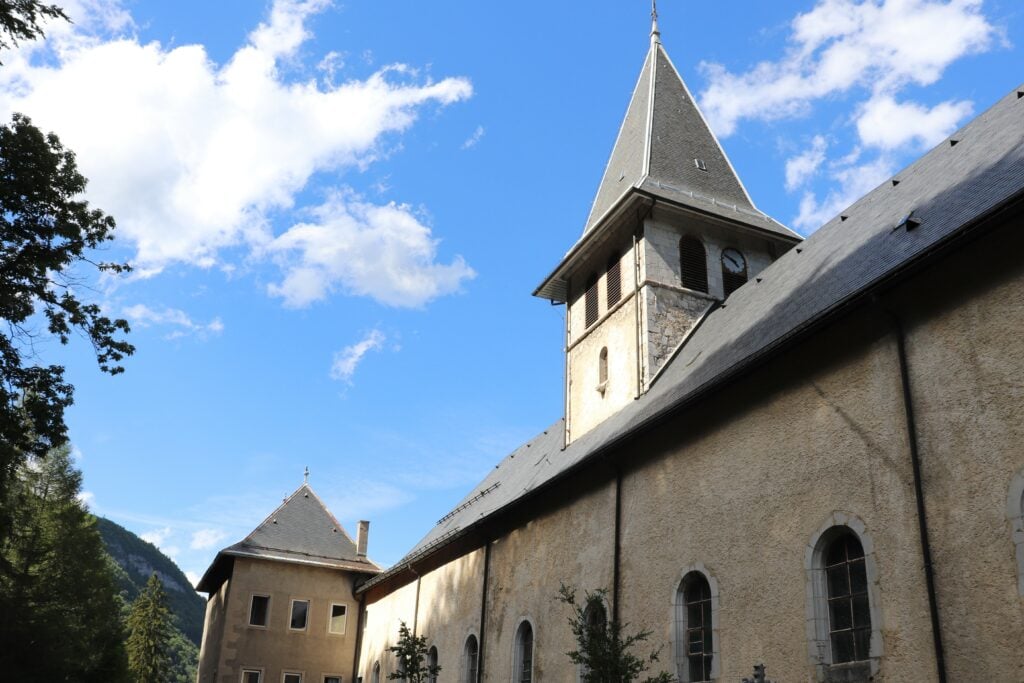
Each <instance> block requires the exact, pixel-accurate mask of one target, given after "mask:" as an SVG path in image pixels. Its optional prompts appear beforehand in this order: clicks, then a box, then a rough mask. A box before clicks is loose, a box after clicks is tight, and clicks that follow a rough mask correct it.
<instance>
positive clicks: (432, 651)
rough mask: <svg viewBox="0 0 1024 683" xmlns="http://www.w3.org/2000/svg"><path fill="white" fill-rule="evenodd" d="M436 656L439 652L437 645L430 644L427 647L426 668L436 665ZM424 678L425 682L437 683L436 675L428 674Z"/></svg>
mask: <svg viewBox="0 0 1024 683" xmlns="http://www.w3.org/2000/svg"><path fill="white" fill-rule="evenodd" d="M438 657H439V654H438V652H437V645H431V646H430V647H428V648H427V656H426V663H427V667H428V669H429V667H431V666H438V661H439V659H438ZM425 680H426V683H437V676H431V675H429V674H428V675H427V677H426V679H425Z"/></svg>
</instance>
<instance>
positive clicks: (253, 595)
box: [247, 593, 273, 631]
mask: <svg viewBox="0 0 1024 683" xmlns="http://www.w3.org/2000/svg"><path fill="white" fill-rule="evenodd" d="M256 598H266V599H267V613H266V615H265V618H264V623H263V624H254V623H252V606H253V604H254V603H255V602H256ZM272 602H273V600H272V599H271V596H270V595H269V594H266V593H250V594H249V618H248V619H247V625H248V627H249V628H258V629H262V630H264V631H266V630H267V629H269V628H270V605H271V603H272Z"/></svg>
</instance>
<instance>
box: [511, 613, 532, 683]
mask: <svg viewBox="0 0 1024 683" xmlns="http://www.w3.org/2000/svg"><path fill="white" fill-rule="evenodd" d="M514 655H515V656H514V658H513V660H512V681H513V683H532V681H533V625H532V624H530V622H529V621H527V620H525V619H524V620H523V621H521V622H520V623H519V628H517V629H516V643H515V650H514Z"/></svg>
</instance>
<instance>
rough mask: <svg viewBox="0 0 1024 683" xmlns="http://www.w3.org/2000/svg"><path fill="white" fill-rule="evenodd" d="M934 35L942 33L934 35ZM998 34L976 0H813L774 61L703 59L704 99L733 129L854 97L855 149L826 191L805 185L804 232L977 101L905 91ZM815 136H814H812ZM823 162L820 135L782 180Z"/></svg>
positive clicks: (715, 120) (801, 179)
mask: <svg viewBox="0 0 1024 683" xmlns="http://www.w3.org/2000/svg"><path fill="white" fill-rule="evenodd" d="M939 36H941V38H938V37H939ZM999 38H1000V32H999V31H998V29H997V28H996V27H995V26H994V25H993V24H992V23H991V22H990V21H989V20H988V19H987V18H986V17H985V15H984V13H983V11H982V0H819V1H818V2H817V3H816V4H815V5H814V7H813V8H812V9H811V10H810V11H808V12H805V13H801V14H798V15H796V17H795V18H794V19H793V20H792V22H791V23H790V34H789V36H788V47H787V50H786V52H785V54H784V55H783V56H781V57H780V58H779V59H777V60H766V61H762V62H760V63H758V64H757V65H756V66H754V67H753V68H751V69H749V70H748V71H744V72H739V73H734V72H731V71H729V70H728V69H726V67H724V66H722V65H721V64H714V63H703V64H702V65H701V68H702V71H703V73H704V74H705V76H707V78H708V82H709V83H708V86H707V88H705V89H704V90H703V91H702V92H701V96H700V101H701V105H702V107H703V109H704V111H705V113H706V114H707V115H708V118H709V120H710V121H711V124H712V127H713V128H714V129H715V130H716V132H717V133H718V134H719V135H721V136H723V137H726V136H729V135H732V134H733V133H734V132H735V131H736V129H737V127H738V126H739V125H740V123H741V122H743V121H744V120H760V121H775V120H780V119H790V118H795V117H802V116H806V115H808V114H810V113H811V112H812V111H813V110H814V107H815V105H816V104H817V103H818V102H819V101H821V100H824V99H826V98H834V97H837V96H847V97H854V98H858V99H859V101H857V100H855V106H854V107H853V110H854V114H853V116H852V117H851V119H850V120H849V121H848V123H850V124H852V125H853V129H854V132H855V134H856V136H857V139H858V145H857V149H856V150H855V151H856V152H857V154H856V156H858V157H863V153H864V152H865V151H866V150H871V151H872V153H873V154H875V155H876V156H875V157H874V158H861V159H860V160H859V161H857V162H851V161H849V159H850V157H849V156H847V157H846V158H845V159H844V160H842V161H841V162H840V163H838V164H836V165H835V166H834V167H833V168H832V169H831V172H830V173H829V175H828V177H829V179H830V180H831V181H832V183H833V184H832V186H831V187H830V188H828V189H827V190H826V191H825V192H826V195H825V197H824V198H819V197H818V196H817V195H816V194H814V193H811V192H808V193H807V194H806V195H805V196H804V201H803V202H802V203H801V209H800V213H799V215H798V216H797V217H796V218H795V219H794V223H795V224H796V227H798V228H799V229H801V230H804V231H809V230H813V229H814V228H816V227H817V226H818V225H820V222H819V221H822V220H823V219H827V218H830V217H831V216H832V215H834V214H829V212H830V211H832V210H833V209H836V210H840V209H842V208H843V207H844V206H845V204H844V203H843V202H845V201H846V200H847V199H856V198H857V197H859V194H858V193H859V192H861V191H863V190H865V189H870V188H871V187H873V186H874V183H875V181H876V180H880V179H881V178H879V173H880V172H881V171H882V170H886V169H889V168H891V167H892V166H893V164H894V160H895V157H893V156H892V154H890V153H892V152H895V151H898V150H910V151H913V150H917V151H919V150H920V149H922V148H925V147H929V146H931V145H934V144H935V143H937V142H938V141H940V140H942V139H943V138H944V137H946V136H947V135H949V133H950V132H952V131H953V130H954V129H955V128H956V127H957V125H959V123H960V122H961V121H963V120H964V119H965V118H966V117H967V116H969V115H970V114H971V113H972V112H973V109H974V105H973V103H972V102H969V101H964V100H946V101H942V102H939V103H937V104H934V105H931V106H929V105H926V104H922V103H920V102H915V101H913V100H910V99H907V98H906V97H905V96H904V95H903V93H904V91H905V90H906V89H907V88H908V87H909V86H928V85H931V84H933V83H935V82H936V81H938V80H939V79H940V78H941V77H942V75H943V73H944V72H945V70H946V68H947V67H949V65H950V64H952V63H953V62H955V61H957V60H959V59H961V58H963V57H965V56H967V55H971V54H976V53H979V52H984V51H986V50H989V49H990V48H991V47H992V46H993V45H994V44H996V43H997V42H998V40H999ZM819 137H820V136H819ZM825 161H826V159H825V156H824V139H822V140H821V141H820V142H819V141H818V139H817V138H816V139H815V144H814V145H813V146H812V148H811V149H810V150H808V151H807V152H805V153H804V154H802V155H800V156H798V157H795V158H792V159H790V160H789V161H788V162H787V164H786V186H787V189H789V190H794V189H796V188H797V187H800V186H801V185H803V184H804V183H805V182H806V181H807V180H808V179H809V178H810V177H811V176H812V175H813V174H814V173H815V172H817V171H818V170H819V168H821V167H822V164H823V163H824V162H825Z"/></svg>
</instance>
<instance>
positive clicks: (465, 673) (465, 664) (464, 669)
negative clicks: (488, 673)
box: [459, 632, 480, 683]
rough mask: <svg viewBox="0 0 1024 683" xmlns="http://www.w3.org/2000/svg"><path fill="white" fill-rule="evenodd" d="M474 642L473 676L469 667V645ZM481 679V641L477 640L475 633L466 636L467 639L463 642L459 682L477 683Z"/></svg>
mask: <svg viewBox="0 0 1024 683" xmlns="http://www.w3.org/2000/svg"><path fill="white" fill-rule="evenodd" d="M470 641H472V642H473V646H474V648H475V649H474V652H473V666H472V675H470V666H469V662H470V659H469V643H470ZM479 677H480V639H479V638H477V636H476V633H475V632H470V633H468V634H466V639H465V640H464V641H462V663H461V666H460V667H459V681H460V683H476V680H477V678H479Z"/></svg>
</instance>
